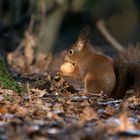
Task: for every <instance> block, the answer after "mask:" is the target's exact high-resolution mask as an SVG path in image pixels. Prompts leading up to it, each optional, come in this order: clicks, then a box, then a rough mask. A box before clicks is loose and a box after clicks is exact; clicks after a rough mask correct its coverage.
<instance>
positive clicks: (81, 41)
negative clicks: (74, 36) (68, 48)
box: [77, 26, 90, 51]
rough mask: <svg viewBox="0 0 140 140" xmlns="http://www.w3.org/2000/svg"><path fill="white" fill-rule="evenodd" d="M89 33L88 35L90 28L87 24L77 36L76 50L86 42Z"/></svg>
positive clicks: (81, 47) (80, 48)
mask: <svg viewBox="0 0 140 140" xmlns="http://www.w3.org/2000/svg"><path fill="white" fill-rule="evenodd" d="M89 35H90V28H89V26H86V27H85V28H84V29H83V30H82V31H81V32H80V34H79V36H78V41H77V47H78V50H80V51H81V50H82V49H83V48H84V47H85V46H86V45H85V44H86V43H87V42H88V38H89Z"/></svg>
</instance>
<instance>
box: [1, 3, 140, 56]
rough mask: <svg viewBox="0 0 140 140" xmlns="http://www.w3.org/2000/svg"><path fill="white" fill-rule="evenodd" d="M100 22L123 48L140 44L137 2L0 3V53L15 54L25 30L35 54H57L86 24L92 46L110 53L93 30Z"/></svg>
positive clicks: (95, 30)
mask: <svg viewBox="0 0 140 140" xmlns="http://www.w3.org/2000/svg"><path fill="white" fill-rule="evenodd" d="M100 19H103V20H104V22H105V23H106V27H107V29H108V31H109V32H110V33H111V35H112V36H113V37H114V38H115V39H117V40H118V41H119V42H120V43H121V44H122V45H124V46H128V45H129V44H136V43H137V42H139V41H140V1H139V0H14V1H12V0H0V53H7V52H11V51H14V50H15V49H16V48H17V47H18V46H19V45H20V44H21V42H22V40H23V39H24V38H25V36H26V35H25V33H26V32H27V31H30V32H32V33H33V34H34V36H36V39H37V40H38V49H37V51H38V52H44V53H48V52H53V53H59V52H61V51H62V50H64V49H67V48H68V47H69V46H70V45H71V44H72V43H73V42H74V41H75V40H76V37H77V36H78V34H79V32H80V31H81V30H82V29H83V28H84V27H85V26H86V25H90V26H91V27H92V28H91V30H92V36H91V42H92V44H93V45H95V46H101V47H102V48H103V47H104V48H107V50H111V49H112V48H111V47H110V45H109V44H108V42H107V41H106V39H105V38H104V37H103V36H102V35H101V33H100V32H99V31H98V29H97V28H96V27H95V25H96V22H97V21H98V20H100ZM108 47H109V48H108Z"/></svg>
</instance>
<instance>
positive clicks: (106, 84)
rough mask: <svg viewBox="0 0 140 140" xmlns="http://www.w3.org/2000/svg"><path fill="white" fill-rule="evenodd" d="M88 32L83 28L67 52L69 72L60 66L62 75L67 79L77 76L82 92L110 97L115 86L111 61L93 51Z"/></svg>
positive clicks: (66, 59)
mask: <svg viewBox="0 0 140 140" xmlns="http://www.w3.org/2000/svg"><path fill="white" fill-rule="evenodd" d="M88 35H89V32H88V30H87V29H86V28H85V29H84V30H83V31H82V32H81V33H80V34H79V37H78V39H77V41H76V43H75V44H74V45H72V47H71V48H70V49H69V50H68V51H67V54H66V56H65V61H66V62H67V63H66V64H67V66H68V67H69V66H70V64H71V69H72V70H70V71H68V72H66V70H67V69H64V68H65V67H64V66H66V64H63V65H62V66H61V71H62V72H63V73H62V75H65V76H69V77H77V76H79V77H80V78H81V79H82V80H83V81H84V85H85V91H84V92H92V93H95V94H98V93H101V92H103V93H106V94H107V95H111V93H112V92H113V91H114V89H115V86H116V76H115V71H114V66H113V60H112V59H111V58H110V57H108V56H106V55H103V54H100V53H98V52H96V51H94V50H93V48H92V47H91V45H90V43H89V40H88Z"/></svg>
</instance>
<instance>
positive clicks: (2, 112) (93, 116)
mask: <svg viewBox="0 0 140 140" xmlns="http://www.w3.org/2000/svg"><path fill="white" fill-rule="evenodd" d="M29 42H30V43H29ZM37 44H38V43H37V40H36V38H35V37H34V36H33V35H32V34H29V33H26V34H25V40H24V41H23V42H22V43H21V45H20V46H19V47H18V48H17V49H16V50H15V51H14V52H11V53H9V54H8V55H7V62H8V64H9V68H10V70H11V73H12V76H13V77H14V79H16V81H18V82H20V83H21V84H22V85H23V86H24V88H25V89H26V90H25V91H24V92H23V93H21V94H17V93H16V92H14V91H13V90H9V89H3V88H2V87H1V88H0V139H2V140H6V139H11V140H12V139H14V140H19V139H20V140H21V139H23V140H25V139H27V140H30V139H34V140H53V139H57V140H102V139H110V140H112V139H116V140H117V139H118V140H119V139H123V140H125V139H131V140H133V139H140V97H139V94H136V93H134V90H133V89H132V90H129V91H127V96H126V97H125V98H124V99H121V100H114V99H111V98H108V97H107V96H106V95H105V94H103V93H101V94H99V95H94V94H91V93H89V94H85V93H82V92H81V91H82V89H83V84H82V82H81V81H78V80H71V79H69V78H65V77H61V76H59V75H57V71H58V68H59V67H60V65H61V64H62V61H63V56H64V53H62V54H60V56H53V55H52V54H43V53H40V54H38V55H36V54H35V49H36V47H35V46H36V45H37ZM29 54H30V55H29Z"/></svg>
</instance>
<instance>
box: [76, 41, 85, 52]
mask: <svg viewBox="0 0 140 140" xmlns="http://www.w3.org/2000/svg"><path fill="white" fill-rule="evenodd" d="M76 45H77V49H78V50H79V51H82V50H83V48H84V46H85V42H84V41H83V40H78V41H77V44H76Z"/></svg>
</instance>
